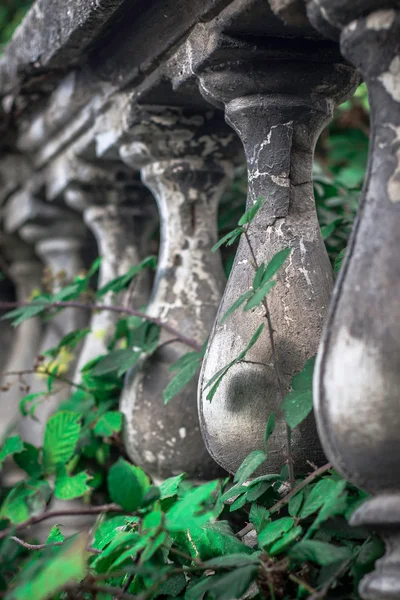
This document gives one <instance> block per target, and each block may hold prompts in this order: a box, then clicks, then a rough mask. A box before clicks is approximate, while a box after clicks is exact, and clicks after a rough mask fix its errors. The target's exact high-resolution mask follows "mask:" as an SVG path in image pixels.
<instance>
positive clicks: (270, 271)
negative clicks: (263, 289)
mask: <svg viewBox="0 0 400 600" xmlns="http://www.w3.org/2000/svg"><path fill="white" fill-rule="evenodd" d="M291 251H292V249H291V248H284V249H283V250H281V251H280V252H277V253H276V254H275V256H273V257H272V258H271V260H270V261H269V263H268V265H267V268H266V269H265V272H264V276H263V278H262V284H265V283H266V282H267V281H269V280H270V279H272V277H273V276H274V275H276V274H277V272H278V271H279V269H280V268H281V267H282V266H283V265H284V263H285V261H286V259H287V257H288V256H289V254H290V253H291Z"/></svg>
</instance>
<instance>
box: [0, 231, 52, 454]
mask: <svg viewBox="0 0 400 600" xmlns="http://www.w3.org/2000/svg"><path fill="white" fill-rule="evenodd" d="M1 242H2V245H3V244H4V247H5V253H6V255H7V259H8V260H9V261H10V267H9V274H10V277H11V278H12V281H13V283H14V285H15V292H16V301H17V302H26V301H29V298H30V296H31V293H32V292H33V290H34V289H37V288H39V287H40V281H41V275H42V270H43V267H42V265H41V264H40V262H39V260H38V259H37V257H36V256H35V255H34V252H33V250H32V248H30V247H29V246H27V245H26V244H24V243H23V242H22V241H21V240H20V239H18V238H17V237H16V236H10V235H5V234H2V237H1ZM42 331H43V329H42V325H41V321H40V319H38V318H36V319H35V318H34V319H29V321H25V322H23V323H21V325H19V326H18V327H17V329H15V333H14V339H13V343H12V347H11V352H10V354H9V356H8V360H7V361H6V363H5V365H4V368H3V371H4V372H5V373H8V372H17V371H25V370H30V369H32V368H33V366H34V363H35V359H36V356H37V354H38V348H39V346H40V340H41V337H42ZM25 379H26V380H27V381H28V380H29V376H28V375H27V376H26V377H25ZM17 381H18V377H17V376H15V375H10V376H3V377H2V380H1V385H2V386H5V387H7V386H8V385H9V386H10V388H9V389H8V390H7V391H6V390H5V391H2V392H1V393H0V443H2V441H3V439H4V437H5V435H6V434H7V433H8V432H10V431H11V430H12V429H13V428H14V427H15V425H16V423H17V421H18V420H19V418H20V416H21V415H20V411H19V401H20V400H21V398H22V397H23V395H24V394H23V392H21V390H20V386H19V384H18V383H17Z"/></svg>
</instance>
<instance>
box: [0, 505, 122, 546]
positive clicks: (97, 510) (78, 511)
mask: <svg viewBox="0 0 400 600" xmlns="http://www.w3.org/2000/svg"><path fill="white" fill-rule="evenodd" d="M102 513H117V514H121V513H122V514H123V513H124V510H123V509H122V508H121V507H120V506H118V504H101V505H99V506H88V507H87V508H83V507H82V508H72V509H69V510H67V509H64V510H53V511H52V512H51V511H50V512H44V513H42V514H40V515H36V516H33V517H30V518H29V519H27V520H26V521H23V523H18V524H17V525H14V526H13V527H8V528H7V529H3V531H0V540H2V539H4V538H6V537H8V536H9V535H10V534H14V533H15V532H17V531H21V530H22V529H26V528H27V527H32V526H33V525H37V524H38V523H41V522H42V521H46V520H47V519H52V518H53V517H54V518H56V517H70V516H74V515H100V514H102Z"/></svg>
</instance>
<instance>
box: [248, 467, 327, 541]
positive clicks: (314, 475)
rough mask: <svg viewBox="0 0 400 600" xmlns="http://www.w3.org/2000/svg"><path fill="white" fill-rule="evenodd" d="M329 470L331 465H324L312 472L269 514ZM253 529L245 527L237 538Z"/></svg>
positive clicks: (249, 526)
mask: <svg viewBox="0 0 400 600" xmlns="http://www.w3.org/2000/svg"><path fill="white" fill-rule="evenodd" d="M330 469H332V464H331V463H326V465H323V466H322V467H320V468H319V469H317V470H316V471H313V472H312V473H310V475H308V477H306V478H305V479H303V481H302V482H301V483H299V485H297V486H296V487H295V488H294V489H292V490H291V491H290V492H289V493H288V494H286V496H284V497H283V498H281V499H280V500H278V502H277V503H276V504H274V505H273V506H272V507H271V508H269V509H268V512H269V514H271V515H272V514H273V513H276V512H278V511H279V510H280V509H281V508H282V507H283V506H285V505H286V504H288V503H289V502H290V500H291V499H292V498H293V497H294V496H295V495H296V494H298V493H299V492H301V490H302V489H304V488H305V487H307V485H308V484H309V483H312V482H313V481H314V479H317V477H321V475H324V474H325V473H326V472H327V471H329V470H330ZM253 529H254V525H253V524H252V523H249V524H248V525H246V527H244V528H243V529H242V530H241V531H239V532H238V533H237V534H236V535H237V536H238V537H240V538H243V537H244V536H245V535H247V534H248V533H250V531H253Z"/></svg>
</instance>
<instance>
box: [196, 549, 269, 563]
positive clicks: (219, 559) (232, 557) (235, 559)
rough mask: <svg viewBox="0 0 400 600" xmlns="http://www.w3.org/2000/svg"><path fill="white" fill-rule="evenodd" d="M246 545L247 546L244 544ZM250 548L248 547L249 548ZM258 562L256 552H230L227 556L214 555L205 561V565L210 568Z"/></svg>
mask: <svg viewBox="0 0 400 600" xmlns="http://www.w3.org/2000/svg"><path fill="white" fill-rule="evenodd" d="M246 547H247V546H246ZM249 550H250V549H249ZM259 562H260V559H259V556H258V554H257V553H256V552H254V553H252V554H244V553H243V552H238V553H236V554H235V553H230V554H228V555H227V556H216V557H214V558H210V560H208V561H206V562H205V565H206V566H208V567H209V568H210V569H211V568H213V569H214V568H225V569H226V568H233V567H236V568H239V567H244V566H246V565H258V564H259Z"/></svg>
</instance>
